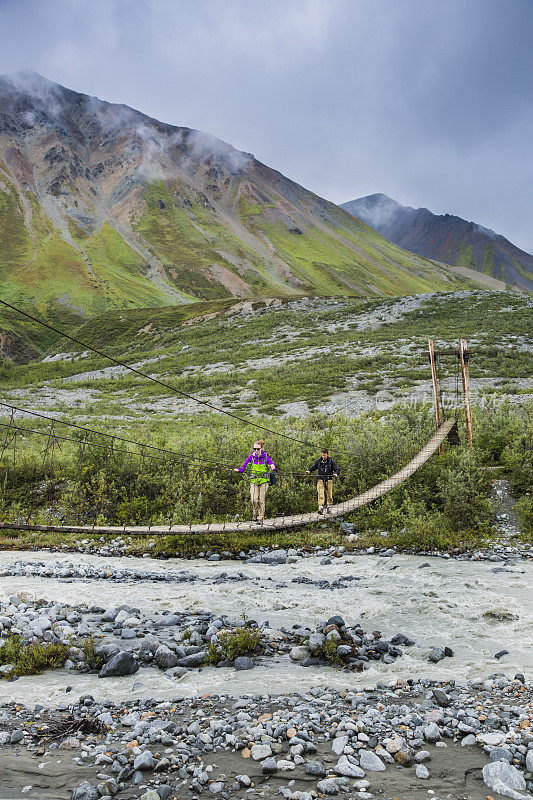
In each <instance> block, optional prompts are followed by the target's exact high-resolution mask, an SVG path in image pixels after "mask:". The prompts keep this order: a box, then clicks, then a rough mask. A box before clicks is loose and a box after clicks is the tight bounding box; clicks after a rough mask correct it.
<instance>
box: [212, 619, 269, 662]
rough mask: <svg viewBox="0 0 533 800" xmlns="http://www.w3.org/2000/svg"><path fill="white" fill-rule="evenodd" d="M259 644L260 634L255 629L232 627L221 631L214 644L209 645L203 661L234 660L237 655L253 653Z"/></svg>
mask: <svg viewBox="0 0 533 800" xmlns="http://www.w3.org/2000/svg"><path fill="white" fill-rule="evenodd" d="M260 644H261V634H260V632H259V631H258V630H257V629H252V628H234V629H233V630H228V631H221V632H220V633H219V634H218V636H217V642H216V644H213V643H211V644H210V645H209V649H208V652H207V656H206V659H205V663H206V664H218V663H219V661H234V660H235V659H236V658H238V657H239V656H248V655H253V653H255V652H257V651H258V649H259V648H260Z"/></svg>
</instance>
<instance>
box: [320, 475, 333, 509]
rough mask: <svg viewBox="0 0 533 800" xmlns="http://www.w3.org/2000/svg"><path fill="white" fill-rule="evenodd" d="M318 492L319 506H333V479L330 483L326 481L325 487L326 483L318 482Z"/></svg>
mask: <svg viewBox="0 0 533 800" xmlns="http://www.w3.org/2000/svg"><path fill="white" fill-rule="evenodd" d="M316 490H317V492H318V505H319V506H332V505H333V478H331V479H330V480H329V481H326V485H325V486H324V481H317V484H316ZM324 490H326V491H324ZM326 492H327V499H326Z"/></svg>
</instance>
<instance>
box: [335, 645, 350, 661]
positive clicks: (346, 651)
mask: <svg viewBox="0 0 533 800" xmlns="http://www.w3.org/2000/svg"><path fill="white" fill-rule="evenodd" d="M351 652H352V648H351V647H350V645H348V644H340V645H339V646H338V647H337V655H338V656H341V658H342V657H344V656H349V655H350V653H351Z"/></svg>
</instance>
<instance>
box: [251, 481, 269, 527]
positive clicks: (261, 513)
mask: <svg viewBox="0 0 533 800" xmlns="http://www.w3.org/2000/svg"><path fill="white" fill-rule="evenodd" d="M267 489H268V483H251V484H250V497H251V498H252V517H253V519H258V520H259V521H260V522H262V521H263V520H264V518H265V498H266V493H267Z"/></svg>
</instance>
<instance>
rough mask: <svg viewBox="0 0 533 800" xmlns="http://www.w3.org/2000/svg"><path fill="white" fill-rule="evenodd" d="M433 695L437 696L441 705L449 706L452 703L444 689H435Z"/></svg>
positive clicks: (436, 698)
mask: <svg viewBox="0 0 533 800" xmlns="http://www.w3.org/2000/svg"><path fill="white" fill-rule="evenodd" d="M433 697H434V698H435V700H436V701H437V703H438V704H439V706H442V707H443V708H447V707H448V706H449V705H450V703H451V700H450V698H449V697H448V695H447V694H446V692H443V691H442V689H433Z"/></svg>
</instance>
